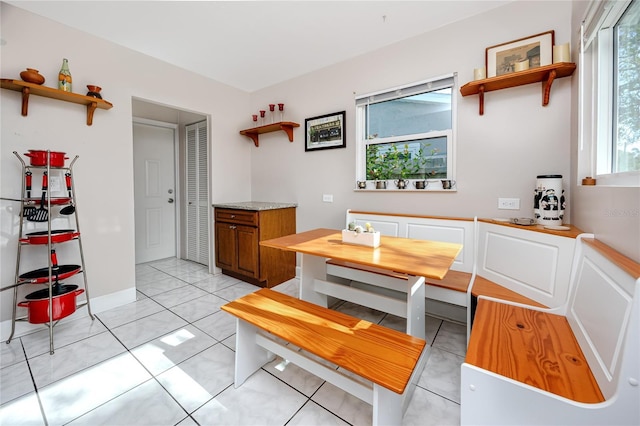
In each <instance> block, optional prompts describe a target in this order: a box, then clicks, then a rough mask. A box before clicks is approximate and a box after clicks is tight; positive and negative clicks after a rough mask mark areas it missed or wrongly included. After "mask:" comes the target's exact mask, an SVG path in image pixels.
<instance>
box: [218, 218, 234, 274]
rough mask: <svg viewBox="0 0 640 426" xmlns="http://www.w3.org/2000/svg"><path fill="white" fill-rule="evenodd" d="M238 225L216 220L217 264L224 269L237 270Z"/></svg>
mask: <svg viewBox="0 0 640 426" xmlns="http://www.w3.org/2000/svg"><path fill="white" fill-rule="evenodd" d="M235 228H236V225H232V224H230V223H224V222H221V223H218V222H216V266H217V267H218V268H222V269H229V270H233V271H235V270H236V259H237V256H238V246H237V242H236V229H235Z"/></svg>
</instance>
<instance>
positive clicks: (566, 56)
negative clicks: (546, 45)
mask: <svg viewBox="0 0 640 426" xmlns="http://www.w3.org/2000/svg"><path fill="white" fill-rule="evenodd" d="M558 62H571V50H570V47H569V43H565V44H558V45H556V46H553V63H554V64H555V63H558Z"/></svg>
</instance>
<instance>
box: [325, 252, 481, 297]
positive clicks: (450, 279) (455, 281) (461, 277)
mask: <svg viewBox="0 0 640 426" xmlns="http://www.w3.org/2000/svg"><path fill="white" fill-rule="evenodd" d="M327 264H328V265H334V266H342V267H344V268H351V269H357V270H359V271H364V272H372V273H374V274H380V275H385V276H388V277H392V278H398V279H401V280H402V279H404V280H406V279H407V278H408V277H407V275H406V274H402V273H399V272H394V271H390V270H388V269H382V268H375V267H372V266H365V265H360V264H357V263H353V262H347V261H345V260H340V259H329V260H327ZM470 280H471V274H470V273H468V272H460V271H451V270H450V271H449V272H447V275H446V276H445V277H444V278H443V279H441V280H437V279H435V278H426V279H425V283H426V284H429V285H434V286H437V287H442V288H447V289H449V290H453V291H459V292H462V293H466V291H467V289H468V288H469V281H470Z"/></svg>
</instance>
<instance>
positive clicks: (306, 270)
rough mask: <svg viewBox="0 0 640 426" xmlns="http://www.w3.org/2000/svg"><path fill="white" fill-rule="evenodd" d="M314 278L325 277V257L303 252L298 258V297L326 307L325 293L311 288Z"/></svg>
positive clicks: (324, 278)
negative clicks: (299, 258)
mask: <svg viewBox="0 0 640 426" xmlns="http://www.w3.org/2000/svg"><path fill="white" fill-rule="evenodd" d="M316 279H320V280H326V279H327V264H326V259H325V258H323V257H319V256H313V255H310V254H304V253H303V254H302V258H301V260H300V299H302V300H306V301H307V302H311V303H315V304H316V305H320V306H324V307H325V308H326V307H327V295H326V294H322V293H318V292H316V291H315V290H314V288H313V287H314V281H315V280H316Z"/></svg>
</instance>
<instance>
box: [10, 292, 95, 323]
mask: <svg viewBox="0 0 640 426" xmlns="http://www.w3.org/2000/svg"><path fill="white" fill-rule="evenodd" d="M55 287H58V291H57V292H58V293H62V294H58V295H56V290H55ZM53 288H54V291H53V293H52V294H53V295H52V297H51V307H52V316H53V321H57V320H59V319H62V318H64V317H67V316H69V315H71V314H72V313H74V312H75V311H76V296H78V295H80V294H82V293H84V289H82V288H80V289H79V288H78V286H77V285H57V286H54V287H53ZM43 296H44V297H43ZM26 297H27V299H34V300H25V301H22V302H20V303H18V306H20V307H21V308H27V309H28V310H29V311H28V314H27V320H28V321H29V322H30V323H32V324H43V323H45V322H49V289H48V288H47V289H44V290H38V291H35V292H33V293H30V294H28V295H27V296H26Z"/></svg>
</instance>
